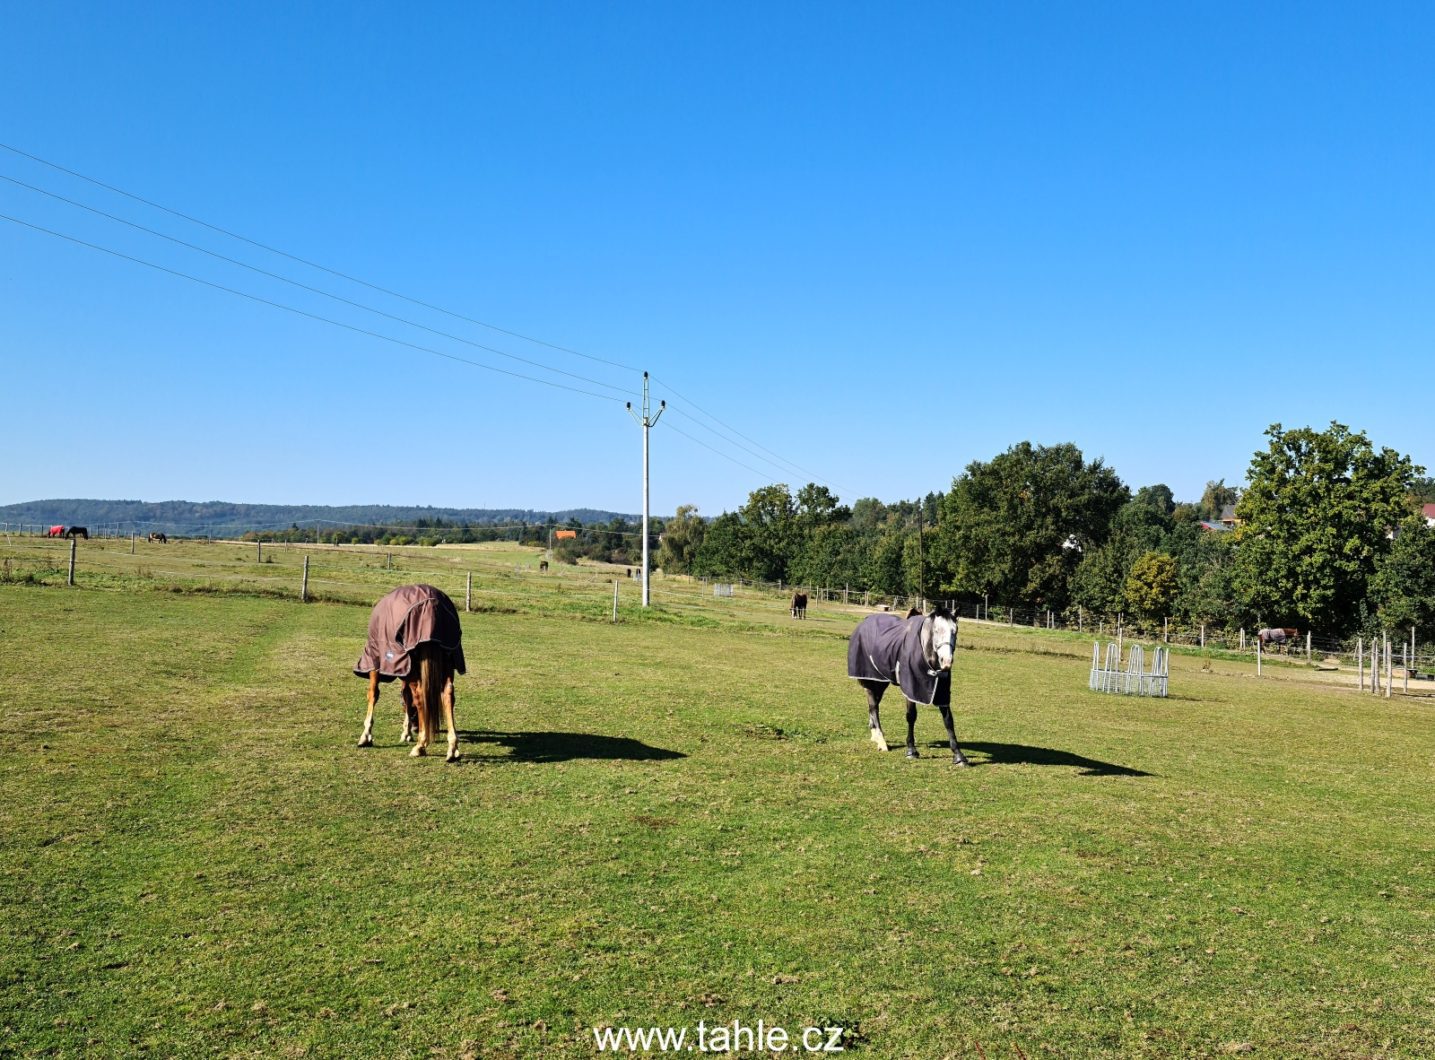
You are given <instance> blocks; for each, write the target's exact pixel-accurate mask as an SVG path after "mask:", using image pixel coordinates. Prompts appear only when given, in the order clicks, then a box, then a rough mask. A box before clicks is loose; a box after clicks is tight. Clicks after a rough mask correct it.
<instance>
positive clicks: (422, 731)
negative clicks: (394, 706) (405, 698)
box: [404, 681, 433, 758]
mask: <svg viewBox="0 0 1435 1060" xmlns="http://www.w3.org/2000/svg"><path fill="white" fill-rule="evenodd" d="M404 690H405V691H406V692H408V694H409V701H410V702H411V703H413V705H414V714H415V716H416V718H417V721H418V740H417V742H416V743H415V744H414V746H413V750H411V751H410V752H409V757H410V758H422V757H423V756H424V755H426V754H428V745H429V738H430V737H431V736H433V733H431V732H429V728H428V717H427V714H428V712H427V711H426V710H424V708H423V697H424V696H426V695H427V694H428V689H426V688H424V686H423V683H422V682H421V681H420V682H416V683H414V684H410V683H409V682H408V681H405V682H404ZM407 716H408V715H407V712H405V717H407Z"/></svg>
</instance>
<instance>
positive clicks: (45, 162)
mask: <svg viewBox="0 0 1435 1060" xmlns="http://www.w3.org/2000/svg"><path fill="white" fill-rule="evenodd" d="M0 148H4V149H5V150H6V151H10V152H12V153H13V154H17V155H20V156H21V157H22V158H28V159H30V160H31V161H32V162H38V163H40V165H42V166H49V167H50V168H51V169H54V170H58V171H59V172H61V173H65V174H68V175H69V176H72V177H75V178H77V179H79V180H83V181H87V182H88V183H90V184H93V185H95V186H96V187H100V188H104V189H105V190H106V191H111V192H114V193H115V194H116V195H123V196H124V197H125V198H127V199H133V200H134V201H135V202H139V203H143V204H144V205H145V206H149V207H151V208H153V209H156V210H162V211H164V212H165V213H167V214H171V215H172V216H174V217H178V218H180V219H181V220H184V221H188V222H189V223H190V224H196V225H200V226H201V227H203V228H208V229H209V230H210V231H212V232H218V233H219V234H220V235H223V236H228V237H229V238H230V239H237V240H239V241H240V242H241V243H248V244H249V245H250V246H254V247H258V248H259V249H260V250H265V251H268V252H269V253H270V254H278V255H279V256H280V257H282V258H288V259H289V260H290V261H297V262H298V263H299V264H301V265H307V266H308V267H309V268H311V269H318V270H319V271H320V272H327V273H328V274H329V275H331V276H337V277H339V279H341V280H347V281H349V282H350V283H357V284H359V285H360V286H361V287H367V288H369V289H370V290H372V291H378V292H379V293H380V294H386V295H388V296H389V297H390V298H397V299H399V300H401V301H404V302H409V303H411V304H413V305H416V306H422V307H423V308H424V309H430V310H432V311H433V312H435V313H442V314H444V315H445V316H450V317H453V318H454V319H455V320H462V321H465V322H466V323H469V324H476V325H478V326H479V327H481V328H487V329H488V330H490V331H497V332H499V333H500V334H503V335H509V336H511V337H513V338H515V339H522V340H523V341H524V342H531V343H534V344H535V345H538V346H546V347H548V349H550V350H557V351H558V352H560V353H568V354H572V355H573V356H574V357H582V358H584V359H585V360H589V361H597V362H598V363H600V364H606V365H609V366H611V367H613V368H622V369H625V370H627V371H629V372H637V371H640V369H638V368H634V367H633V366H632V365H629V364H622V363H621V362H619V361H611V360H608V359H607V358H605V357H595V356H594V355H593V354H591V353H583V352H582V351H581V350H574V349H570V348H568V347H567V346H559V345H558V344H556V343H552V342H545V341H544V340H543V339H536V338H534V337H533V336H531V335H524V334H523V333H522V332H518V331H510V330H509V329H507V328H501V327H498V326H497V325H496V324H489V323H487V322H486V321H482V320H478V319H476V318H474V317H470V316H464V315H463V314H462V313H456V312H454V311H453V310H451V309H445V308H444V307H443V306H438V305H433V304H432V303H429V302H425V301H422V300H421V299H418V298H412V297H410V296H409V295H406V294H400V293H399V292H398V291H393V290H390V289H389V288H387V287H381V286H380V285H379V284H376V283H370V282H369V281H368V280H363V279H360V278H359V277H357V276H350V275H349V274H348V273H345V272H340V271H339V270H338V269H332V268H330V267H329V266H327V265H320V264H319V263H318V262H316V261H309V260H308V259H307V258H301V257H299V256H298V255H297V254H291V253H289V252H288V251H286V250H280V249H279V248H278V247H272V246H269V245H268V244H267V243H261V242H259V240H257V239H250V238H249V237H248V236H243V235H240V234H239V233H238V232H231V231H230V230H229V229H227V228H221V227H220V226H219V225H216V224H211V223H210V222H208V221H203V220H200V219H199V218H198V217H192V216H190V215H189V214H187V213H181V212H180V211H179V210H175V209H173V208H171V207H169V206H165V205H163V204H162V203H158V202H154V201H153V200H151V199H146V198H144V197H142V196H140V195H136V194H134V193H133V192H129V191H125V190H124V189H123V188H117V187H115V186H114V185H113V184H106V183H105V182H104V181H102V180H97V179H96V178H94V177H90V176H86V175H85V174H84V173H80V172H77V171H75V170H73V169H67V168H66V167H65V166H62V165H60V164H59V163H58V162H51V161H50V160H49V159H46V158H41V157H40V156H39V155H32V154H31V153H30V152H28V151H22V150H20V148H18V147H13V146H11V145H10V144H7V143H0Z"/></svg>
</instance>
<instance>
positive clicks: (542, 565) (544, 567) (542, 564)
mask: <svg viewBox="0 0 1435 1060" xmlns="http://www.w3.org/2000/svg"><path fill="white" fill-rule="evenodd" d="M538 573H539V574H547V573H548V561H547V560H546V559H540V560H539V561H538Z"/></svg>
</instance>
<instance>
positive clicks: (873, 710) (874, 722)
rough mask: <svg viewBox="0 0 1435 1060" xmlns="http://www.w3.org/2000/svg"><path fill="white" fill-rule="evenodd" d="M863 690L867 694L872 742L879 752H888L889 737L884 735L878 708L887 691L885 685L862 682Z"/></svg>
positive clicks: (868, 723)
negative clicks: (883, 694)
mask: <svg viewBox="0 0 1435 1060" xmlns="http://www.w3.org/2000/svg"><path fill="white" fill-rule="evenodd" d="M861 684H862V688H863V690H864V691H865V692H866V693H867V726H868V728H869V729H870V730H871V733H870V735H871V737H872V742H873V743H875V744H876V745H877V750H879V751H885V750H887V749H888V748H887V737H886V736H884V735H882V718H881V716H880V714H879V711H878V707H880V706H881V704H882V693H884V692H886V691H887V686H886V684H885V683H879V682H877V681H863V682H861Z"/></svg>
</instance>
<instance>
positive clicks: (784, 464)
mask: <svg viewBox="0 0 1435 1060" xmlns="http://www.w3.org/2000/svg"><path fill="white" fill-rule="evenodd" d="M0 148H4V149H5V150H7V151H9V152H11V153H12V154H16V155H19V156H20V157H22V158H27V159H30V160H31V161H33V162H37V163H39V164H40V165H43V166H48V167H49V168H51V169H53V170H56V171H57V172H60V173H64V174H67V175H68V176H71V177H75V178H76V179H78V180H83V181H86V182H87V183H90V184H93V185H95V186H96V187H99V188H103V189H105V190H106V191H110V192H113V193H114V194H116V195H122V196H124V197H125V198H128V199H131V200H133V201H135V202H138V203H142V204H143V205H145V206H149V207H151V208H153V209H156V210H160V211H162V212H164V213H168V214H170V215H171V216H174V217H178V218H180V219H181V220H184V221H187V222H189V223H191V224H196V225H199V226H201V227H203V228H207V229H209V230H211V231H213V232H218V233H219V234H221V235H224V236H227V237H229V238H230V239H236V240H239V241H240V242H242V243H248V244H249V245H250V246H254V247H258V248H259V249H261V250H264V251H267V252H269V253H271V254H277V255H279V256H280V257H284V258H288V259H289V260H291V261H295V262H298V263H299V264H301V265H305V266H308V267H309V268H313V269H318V270H319V271H321V272H326V273H328V274H329V275H331V276H336V277H338V278H340V279H342V280H347V281H348V282H350V283H356V284H359V285H360V286H362V287H367V288H369V289H370V290H373V291H378V292H379V293H381V294H385V295H388V296H390V297H392V298H398V299H400V300H402V301H405V302H409V303H410V304H413V305H417V306H421V307H422V308H424V309H429V310H432V311H434V312H437V313H442V314H444V315H446V316H449V317H452V318H454V319H456V320H463V321H465V322H467V323H470V324H475V325H477V326H479V327H482V328H487V329H489V330H490V331H496V332H498V333H500V334H504V335H509V336H512V337H513V338H517V339H522V340H523V341H525V342H531V343H534V344H536V345H539V346H544V347H547V348H548V349H552V350H556V351H559V352H561V353H567V354H571V355H573V356H575V357H582V358H584V359H586V360H590V361H594V362H597V363H600V364H606V365H609V366H611V367H614V368H622V369H625V370H627V371H633V372H636V371H638V369H637V368H634V367H633V366H631V365H626V364H623V363H621V362H619V361H613V360H609V359H607V358H603V357H596V356H594V355H592V354H587V353H583V352H582V351H581V350H575V349H572V348H571V347H568V346H561V345H558V344H556V343H552V342H548V341H546V340H544V339H539V338H535V337H533V336H531V335H525V334H523V333H521V332H517V331H511V330H509V329H507V328H501V327H498V326H497V325H495V324H490V323H488V322H486V321H483V320H479V319H477V318H474V317H470V316H466V315H464V314H462V313H458V312H455V311H453V310H450V309H445V308H444V307H442V306H438V305H434V304H432V303H430V302H425V301H423V300H421V299H418V298H413V297H411V296H409V295H405V294H401V293H400V292H398V291H394V290H391V289H389V288H386V287H383V286H381V285H379V284H375V283H371V282H370V281H368V280H364V279H361V278H359V277H357V276H353V275H350V274H349V273H345V272H341V271H339V270H338V269H334V268H331V267H329V266H327V265H321V264H319V263H318V262H314V261H310V260H308V259H306V258H302V257H299V256H298V255H296V254H291V253H289V252H288V251H285V250H280V249H279V248H277V247H274V246H270V245H269V244H266V243H262V242H260V241H259V240H256V239H251V238H250V237H248V236H244V235H240V234H239V233H237V232H234V231H231V230H229V229H227V228H223V227H221V226H219V225H216V224H212V223H211V222H209V221H205V220H202V219H200V218H198V217H194V216H191V215H190V214H186V213H183V212H181V211H179V210H176V209H174V208H172V207H169V206H165V205H163V204H162V203H158V202H155V201H153V200H151V199H146V198H144V197H143V196H140V195H136V194H134V193H133V192H129V191H126V190H124V189H123V188H119V187H116V186H115V185H113V184H108V183H106V182H104V181H102V180H99V179H97V178H95V177H91V176H88V175H86V174H84V173H80V172H78V171H76V170H73V169H70V168H68V167H66V166H62V165H60V164H59V163H57V162H52V161H50V160H49V159H46V158H41V157H40V156H39V155H35V154H31V153H30V152H28V151H23V150H21V149H20V148H18V147H15V146H13V145H11V144H7V143H3V142H0ZM4 179H7V180H10V181H11V182H12V183H15V184H18V185H20V186H22V187H26V188H30V189H31V190H34V191H38V192H40V193H41V194H45V195H50V196H52V197H54V198H57V199H60V200H61V201H63V202H67V203H70V204H71V205H75V206H79V207H80V208H82V209H86V210H90V211H91V212H94V213H97V214H99V215H100V216H103V217H107V218H109V219H111V220H114V221H118V222H119V223H122V224H127V225H130V226H131V227H134V228H137V229H139V230H141V231H145V232H149V233H150V234H152V235H156V236H159V237H160V238H164V239H169V240H171V241H173V242H175V243H178V244H180V245H182V246H186V247H189V248H190V249H194V250H198V251H200V252H201V253H205V254H209V255H211V256H213V257H216V258H219V259H220V260H223V261H227V262H230V263H232V264H236V265H239V266H241V267H243V268H247V269H251V270H252V271H254V272H257V273H260V274H262V275H265V276H269V277H272V278H274V279H278V280H281V281H282V282H285V283H291V284H293V285H294V286H297V287H300V288H303V289H304V290H308V291H312V292H314V293H316V294H320V295H323V296H324V297H328V298H333V299H335V300H336V301H339V302H343V303H345V304H347V305H350V306H354V307H355V308H358V309H362V310H365V311H367V312H372V313H375V314H377V315H379V316H383V317H387V318H388V319H391V320H395V321H398V322H400V323H403V324H406V325H409V326H411V327H416V328H420V329H421V330H424V331H428V332H430V333H431V334H435V335H438V336H441V337H444V338H449V339H453V340H455V341H458V342H463V343H466V344H467V345H470V346H473V347H474V348H476V349H481V350H485V351H487V352H489V353H495V354H498V355H499V356H502V357H508V358H511V359H513V360H516V361H520V362H522V363H524V364H529V365H532V366H535V367H539V368H542V369H543V370H545V371H550V372H554V373H556V374H559V375H564V376H567V377H569V378H573V379H577V380H579V381H582V382H585V383H588V384H590V385H593V386H599V387H603V388H604V389H608V390H615V391H618V392H619V393H627V391H624V390H622V389H621V388H619V387H615V386H613V385H612V384H609V383H604V382H601V381H599V380H594V379H589V378H588V377H586V376H581V375H576V374H574V373H571V372H566V371H564V370H562V369H559V368H554V367H552V366H550V365H545V364H543V363H542V362H538V361H531V360H528V359H527V358H523V357H519V356H517V355H516V354H511V353H507V352H506V351H503V350H498V349H495V348H493V347H490V346H484V345H482V344H480V343H476V342H472V341H471V340H468V339H464V338H461V337H459V336H455V335H450V334H449V333H447V332H443V331H438V330H436V329H434V328H429V327H427V326H425V325H422V324H418V323H416V322H414V321H410V320H407V319H405V318H403V317H398V316H394V315H393V314H390V313H385V312H384V311H382V310H378V309H374V308H372V307H370V306H366V305H363V304H361V303H358V302H353V301H350V300H349V299H346V298H343V297H341V296H339V295H334V294H331V293H329V292H327V291H323V290H320V289H318V288H314V287H310V286H308V285H307V284H303V283H300V282H299V281H297V280H292V279H289V278H287V277H284V276H281V275H278V274H276V273H271V272H267V271H266V270H264V269H260V268H258V267H256V266H253V265H249V264H247V263H245V262H242V261H238V260H236V259H233V258H228V257H225V256H224V255H222V254H218V253H216V252H214V251H210V250H206V249H205V248H203V247H198V246H195V245H193V244H190V243H186V242H185V241H184V240H180V239H177V238H175V237H173V236H168V235H165V234H164V233H161V232H156V231H154V230H153V229H148V228H145V227H144V226H142V225H138V224H135V223H134V222H131V221H127V220H124V219H123V218H118V217H114V216H113V215H110V214H106V213H104V212H103V211H100V210H96V209H94V208H93V207H90V206H85V205H84V204H82V203H77V202H74V201H73V200H70V199H66V198H64V197H63V196H60V195H56V194H55V193H53V192H49V191H45V190H43V189H40V188H35V187H34V186H33V185H29V184H25V183H24V182H22V181H18V180H15V179H14V178H10V177H5V178H4ZM6 219H7V220H12V221H13V220H15V219H14V218H6ZM17 223H19V224H26V223H27V222H23V221H17ZM30 227H32V228H38V226H35V225H31V226H30ZM39 230H40V231H47V232H48V230H46V229H39ZM49 234H51V235H57V236H59V237H60V238H62V239H70V240H72V241H73V242H77V243H81V244H82V245H85V246H91V247H94V249H99V250H106V252H107V253H113V254H116V255H117V256H119V257H127V255H123V254H119V252H117V251H109V250H107V249H106V248H103V247H97V246H95V245H94V244H88V243H83V241H81V240H77V239H74V238H73V237H70V236H64V235H61V234H60V233H54V232H50V233H49ZM129 260H132V261H138V262H139V263H140V264H144V265H151V263H150V262H146V261H142V260H141V259H137V258H129ZM151 267H153V268H158V269H161V270H162V271H167V272H172V273H173V274H174V275H179V276H184V278H186V279H191V280H195V282H198V283H206V284H208V286H212V287H216V288H218V289H220V290H225V291H228V292H229V293H232V294H239V295H240V296H241V297H245V298H253V299H254V300H256V301H261V302H265V304H268V305H273V306H276V307H277V308H282V309H289V310H290V311H291V312H295V313H299V314H301V315H304V316H310V317H312V318H313V319H317V320H324V321H325V322H326V323H331V324H335V325H336V326H339V327H344V328H349V330H353V331H357V332H359V333H360V334H365V335H374V336H376V337H378V338H383V339H385V340H386V341H390V342H397V343H399V344H401V345H406V346H410V347H411V348H413V349H418V350H422V351H424V352H427V353H434V354H437V355H438V356H441V357H448V358H449V359H451V360H456V361H459V362H460V363H465V364H471V365H473V366H475V367H479V368H486V369H488V370H489V371H494V372H499V373H501V374H505V375H510V376H513V377H515V378H519V379H528V380H530V381H532V382H538V383H543V384H544V385H547V386H554V387H557V388H559V389H564V390H572V391H574V392H575V393H583V394H588V395H589V396H591V397H605V396H606V395H601V394H592V393H590V392H588V391H584V390H580V389H578V388H575V387H566V386H563V385H562V384H559V383H553V382H550V381H547V380H542V379H535V378H534V377H532V376H526V375H522V374H521V373H517V372H505V371H504V370H503V369H500V368H494V367H492V366H490V365H484V364H481V363H479V362H476V361H466V360H465V359H463V358H460V357H453V356H452V355H449V354H444V353H441V352H439V351H437V350H432V349H429V348H428V347H424V346H417V345H415V344H413V343H406V342H403V340H400V339H393V338H391V337H389V336H384V335H378V334H377V333H375V332H370V331H367V330H365V329H362V328H355V327H352V326H351V325H347V324H342V323H339V322H338V321H331V320H328V319H327V318H324V317H320V316H317V315H316V314H310V313H306V312H305V311H303V310H299V309H295V308H293V307H291V306H285V305H283V304H281V303H275V302H269V301H267V300H266V299H262V298H257V297H256V296H254V295H249V294H246V293H244V292H241V291H234V290H233V289H231V288H226V287H222V286H220V285H218V284H209V283H208V281H204V280H197V279H196V278H195V277H192V276H188V275H186V274H184V273H178V272H174V270H168V269H164V267H163V266H157V265H151ZM653 378H654V381H655V382H660V383H662V385H663V386H665V387H666V388H667V389H668V390H669V391H670V392H671V393H673V394H674V396H676V397H678V398H679V399H680V400H682V401H684V402H686V403H687V404H688V405H690V406H691V407H692V408H694V409H695V410H697V411H698V412H700V413H701V414H702V415H704V416H706V417H707V418H708V419H710V420H712V421H713V422H714V423H716V424H719V425H720V426H721V427H723V428H724V429H726V430H727V431H730V432H731V433H732V434H733V435H736V436H737V437H739V438H742V439H744V440H745V441H747V442H750V443H751V444H752V445H755V446H757V448H758V449H761V450H762V451H763V452H764V453H767V454H769V456H767V457H765V456H762V455H761V454H760V453H757V452H754V451H753V450H752V449H749V448H748V447H747V446H745V445H743V444H741V443H740V442H737V441H734V440H733V439H732V438H731V437H728V436H726V435H724V434H723V433H722V432H720V431H718V430H715V429H714V428H712V427H709V426H708V425H707V424H705V423H703V422H702V421H701V420H698V419H697V418H696V417H693V416H690V415H689V416H688V417H687V418H688V419H689V420H691V421H692V422H693V423H694V424H696V425H697V426H699V427H702V428H703V429H704V430H706V431H708V432H709V433H711V434H713V435H715V436H716V437H718V438H721V439H722V440H723V441H724V442H726V443H727V444H729V445H733V446H736V447H737V448H739V449H742V450H743V451H745V452H747V453H749V454H750V455H752V456H755V457H757V458H758V459H759V460H762V461H764V462H765V463H770V464H773V466H774V467H777V468H779V469H784V470H785V469H790V470H793V471H796V472H798V473H800V474H802V475H806V476H809V477H810V478H811V479H812V480H814V481H816V482H820V483H822V484H823V485H827V486H833V487H835V488H838V489H841V490H843V492H849V491H847V490H846V489H845V487H842V486H841V485H840V484H838V483H833V482H830V481H828V480H826V479H824V478H823V477H822V476H821V475H818V474H817V473H816V472H814V471H811V470H808V469H807V468H804V467H802V466H801V465H799V464H795V463H793V462H792V461H789V460H787V459H786V458H784V457H781V456H779V455H778V454H777V453H775V452H774V451H773V450H771V449H768V448H767V447H766V446H764V445H762V444H761V443H760V442H758V441H756V440H755V439H753V438H750V437H748V436H747V435H745V434H743V433H742V432H741V431H739V430H737V429H736V428H735V427H732V426H731V425H729V424H727V423H725V422H724V421H722V420H720V419H719V418H718V417H716V416H714V415H713V414H712V413H710V412H708V411H707V410H706V409H704V408H703V407H702V406H700V405H698V404H697V402H695V401H693V400H692V399H691V398H688V397H687V396H685V395H684V394H682V393H680V392H679V391H678V390H677V389H676V388H675V387H673V386H672V385H671V384H669V383H667V382H665V381H662V380H659V379H658V378H657V377H656V376H654V377H653ZM610 400H617V399H616V398H612V399H610ZM677 411H678V412H679V413H680V414H683V415H686V414H685V413H682V410H681V409H679V410H677ZM678 433H680V434H683V436H684V437H685V438H688V439H689V440H690V441H693V442H697V444H699V445H703V446H704V448H707V449H709V450H711V451H713V452H718V450H716V449H713V447H712V446H709V445H705V444H704V443H701V442H698V441H697V439H696V438H693V437H692V435H689V434H686V433H684V432H682V431H679V432H678ZM718 455H720V456H723V457H724V459H728V460H731V461H732V462H733V463H735V464H737V465H738V466H739V467H744V468H746V469H747V470H749V471H752V472H753V473H754V474H757V475H762V476H763V477H764V478H765V479H766V480H767V481H769V482H771V481H774V480H772V479H769V478H767V477H766V476H765V475H763V473H762V472H760V471H758V470H757V469H755V468H752V467H749V466H748V465H746V464H744V463H742V462H741V461H739V460H735V459H733V458H732V457H728V456H727V455H726V454H724V453H720V452H719V453H718ZM769 457H771V458H772V459H769Z"/></svg>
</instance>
